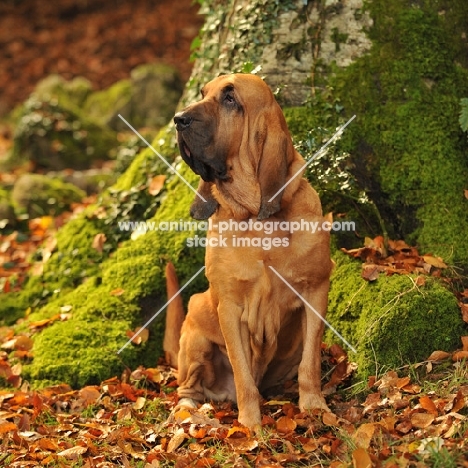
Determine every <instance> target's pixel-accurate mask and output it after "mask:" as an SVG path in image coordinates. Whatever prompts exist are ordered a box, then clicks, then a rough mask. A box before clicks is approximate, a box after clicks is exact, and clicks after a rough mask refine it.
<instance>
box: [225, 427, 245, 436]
mask: <svg viewBox="0 0 468 468" xmlns="http://www.w3.org/2000/svg"><path fill="white" fill-rule="evenodd" d="M226 437H227V438H234V439H239V438H242V437H250V430H249V429H248V428H247V427H241V426H234V427H231V429H229V431H228V432H227V435H226Z"/></svg>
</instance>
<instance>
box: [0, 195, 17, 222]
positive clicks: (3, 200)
mask: <svg viewBox="0 0 468 468" xmlns="http://www.w3.org/2000/svg"><path fill="white" fill-rule="evenodd" d="M15 223H16V214H15V210H14V208H13V204H12V201H11V197H10V194H9V192H8V191H7V190H5V189H3V188H1V187H0V229H3V228H4V227H6V226H10V227H11V226H14V225H15Z"/></svg>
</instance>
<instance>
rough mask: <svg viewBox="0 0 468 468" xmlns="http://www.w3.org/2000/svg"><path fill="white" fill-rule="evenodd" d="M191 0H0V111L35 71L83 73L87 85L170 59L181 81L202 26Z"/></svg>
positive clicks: (101, 84)
mask: <svg viewBox="0 0 468 468" xmlns="http://www.w3.org/2000/svg"><path fill="white" fill-rule="evenodd" d="M197 11H198V7H197V6H196V5H195V4H194V2H192V0H178V1H173V0H134V1H131V2H129V1H123V0H93V1H87V0H58V1H54V2H43V1H41V0H21V1H20V0H2V2H0V63H1V67H0V117H1V116H5V115H6V114H7V113H8V112H9V111H11V110H12V108H13V107H14V106H15V105H17V104H19V103H21V102H22V101H24V100H25V99H26V98H27V97H28V95H29V94H30V93H31V91H32V90H33V89H34V87H35V85H36V84H37V82H38V81H39V80H41V79H42V78H44V77H46V76H48V75H50V74H54V73H58V74H60V75H61V76H62V77H64V78H65V79H67V80H69V79H72V78H75V77H77V76H83V77H85V78H87V79H88V80H89V81H90V82H91V83H92V86H93V88H94V89H95V90H99V89H104V88H106V87H108V86H110V85H111V84H113V83H115V82H116V81H118V80H121V79H124V78H128V77H129V76H130V71H131V70H132V69H134V68H135V67H136V66H138V65H140V64H144V63H152V62H163V63H166V64H169V65H172V66H174V67H175V68H176V69H177V70H178V71H179V73H180V76H181V78H182V80H184V81H185V80H187V79H188V77H189V74H190V70H191V67H192V64H191V63H190V62H189V56H190V44H191V42H192V40H193V39H194V37H195V36H196V35H197V33H198V30H199V28H200V27H201V25H202V22H203V19H202V16H200V15H198V14H197Z"/></svg>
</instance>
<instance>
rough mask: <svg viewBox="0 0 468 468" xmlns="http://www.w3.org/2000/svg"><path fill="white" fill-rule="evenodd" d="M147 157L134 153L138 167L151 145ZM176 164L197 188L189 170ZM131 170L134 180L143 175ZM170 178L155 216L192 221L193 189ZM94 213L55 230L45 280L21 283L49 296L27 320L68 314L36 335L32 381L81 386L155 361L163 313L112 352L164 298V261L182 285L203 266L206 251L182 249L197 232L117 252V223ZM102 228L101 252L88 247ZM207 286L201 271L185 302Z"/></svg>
mask: <svg viewBox="0 0 468 468" xmlns="http://www.w3.org/2000/svg"><path fill="white" fill-rule="evenodd" d="M143 153H145V152H143ZM145 156H146V160H145V157H140V158H139V161H140V164H145V162H147V159H151V158H152V157H153V155H152V154H150V152H149V150H148V153H146V154H145ZM178 169H179V170H180V171H181V172H182V174H183V176H184V178H186V180H188V181H190V182H191V183H192V184H193V185H195V183H196V180H195V179H196V177H195V176H194V175H193V173H191V171H190V170H188V169H187V168H186V167H184V166H182V167H178ZM133 170H134V171H135V177H136V174H140V176H143V174H144V171H143V172H141V171H138V170H137V169H136V168H134V169H133ZM167 176H168V182H167V184H166V189H165V191H164V193H165V195H164V198H163V200H162V202H161V206H160V208H159V210H158V211H157V213H156V215H155V217H154V218H153V219H152V220H153V221H154V222H155V223H160V222H165V221H180V220H181V219H182V220H183V219H185V220H189V218H188V210H189V206H190V203H191V201H192V199H193V192H192V191H191V190H190V189H189V188H188V187H187V186H186V185H185V184H183V183H182V182H180V180H179V179H178V178H177V177H176V176H174V175H173V174H170V171H167ZM143 177H144V176H143ZM96 211H97V212H99V209H97V207H94V208H93V209H92V210H91V209H90V210H89V211H88V212H87V213H85V214H84V215H82V217H80V218H79V219H76V220H72V221H70V222H69V223H68V224H67V225H66V226H65V227H64V228H63V229H62V230H61V231H60V232H59V235H58V239H57V240H58V245H57V252H55V253H54V254H53V255H52V257H51V259H50V260H49V261H48V262H47V263H46V265H45V267H44V273H43V275H42V277H41V278H32V279H31V280H30V282H29V283H28V285H27V287H26V290H27V289H28V288H32V287H34V286H36V287H37V284H38V283H39V282H41V283H42V284H45V285H47V288H49V294H50V295H49V301H48V302H47V303H46V304H45V305H43V306H40V307H37V308H36V309H35V310H34V311H33V312H32V313H31V315H30V316H29V320H30V321H35V320H40V319H44V318H48V317H51V316H53V315H55V314H57V313H58V312H59V311H60V310H61V307H66V309H67V310H70V311H71V312H70V313H71V316H70V318H69V319H68V320H67V321H65V322H61V321H57V322H54V323H53V324H52V325H50V326H49V327H48V328H46V329H45V330H43V331H41V332H40V333H39V334H38V335H37V337H35V343H34V349H33V352H34V359H33V361H32V363H31V364H30V365H28V366H25V368H24V375H25V377H26V378H29V379H30V380H31V381H33V382H34V383H35V385H45V384H48V383H51V382H58V381H66V382H68V383H70V384H71V385H73V386H80V385H84V384H89V383H95V382H97V381H98V380H99V379H103V378H106V377H109V376H112V375H116V374H119V373H120V372H121V371H122V370H123V369H124V368H125V367H126V366H128V367H135V366H137V365H141V364H144V365H147V366H154V365H155V363H156V361H157V359H158V357H159V356H160V355H161V353H162V333H163V329H164V321H163V317H162V316H160V317H159V318H157V319H155V320H154V321H152V323H151V325H150V339H149V341H148V342H146V343H143V344H141V345H140V346H133V345H130V346H128V347H127V348H125V349H124V350H123V351H122V352H121V353H120V354H117V351H119V349H121V347H122V346H124V345H125V343H126V342H127V340H128V337H127V335H126V332H127V331H128V330H130V329H134V328H135V327H137V326H142V325H144V324H145V323H146V322H147V321H148V320H150V319H151V318H152V317H153V316H154V314H155V313H156V312H157V311H158V310H159V309H160V308H161V307H162V306H163V305H164V303H165V302H166V295H165V278H164V273H163V271H164V267H165V264H166V263H167V261H168V260H172V261H173V262H175V263H178V262H179V263H183V266H182V267H181V268H179V269H178V274H179V276H180V280H181V282H185V281H187V280H188V279H190V278H191V277H192V276H193V275H194V274H195V273H196V272H197V271H198V270H199V269H200V267H201V266H202V264H203V259H204V251H203V250H202V249H189V248H188V247H187V246H186V238H187V237H188V236H190V235H193V234H194V233H193V232H187V231H178V232H176V231H174V230H161V231H148V232H147V233H145V234H142V235H140V236H138V237H135V240H132V239H129V240H126V241H124V242H122V243H121V244H120V246H119V248H118V249H117V250H116V247H117V245H116V243H112V239H113V237H112V231H118V230H119V225H118V220H117V219H115V221H114V224H113V225H108V224H106V223H105V221H104V220H103V219H100V218H99V216H94V215H93V214H92V213H93V212H96ZM99 233H106V237H107V238H108V239H109V241H108V244H107V246H106V245H105V248H104V251H103V252H101V253H100V252H98V251H97V250H96V249H94V248H93V247H92V241H93V239H94V237H95V235H96V234H99ZM112 252H113V254H112V255H111V256H110V255H109V254H110V253H112ZM179 258H180V259H181V260H179ZM182 259H183V260H182ZM205 286H206V280H205V278H204V275H203V274H201V275H199V277H197V278H196V279H195V280H194V281H193V282H192V283H191V284H190V287H188V288H187V290H186V291H185V294H184V297H185V299H186V300H187V299H188V297H189V296H190V295H191V294H192V293H194V292H196V291H199V290H201V289H203V288H204V287H205ZM0 310H1V304H0ZM22 326H25V325H22Z"/></svg>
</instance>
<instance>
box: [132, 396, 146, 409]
mask: <svg viewBox="0 0 468 468" xmlns="http://www.w3.org/2000/svg"><path fill="white" fill-rule="evenodd" d="M145 404H146V398H145V397H138V398H137V400H136V401H135V403H133V409H134V410H141V409H143V408H144V406H145Z"/></svg>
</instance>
